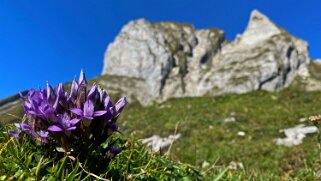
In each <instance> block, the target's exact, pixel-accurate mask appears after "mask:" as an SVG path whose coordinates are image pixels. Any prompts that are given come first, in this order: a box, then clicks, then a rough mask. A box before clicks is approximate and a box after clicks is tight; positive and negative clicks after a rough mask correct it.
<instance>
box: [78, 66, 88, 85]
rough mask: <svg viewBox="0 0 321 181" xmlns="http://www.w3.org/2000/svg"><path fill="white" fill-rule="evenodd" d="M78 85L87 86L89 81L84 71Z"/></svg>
mask: <svg viewBox="0 0 321 181" xmlns="http://www.w3.org/2000/svg"><path fill="white" fill-rule="evenodd" d="M78 85H84V86H87V80H86V76H85V73H84V71H83V70H82V69H81V71H80V75H79V80H78Z"/></svg>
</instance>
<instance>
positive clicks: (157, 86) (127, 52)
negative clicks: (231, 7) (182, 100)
mask: <svg viewBox="0 0 321 181" xmlns="http://www.w3.org/2000/svg"><path fill="white" fill-rule="evenodd" d="M309 60H310V58H309V54H308V44H307V43H306V42H305V41H303V40H301V39H299V38H296V37H294V36H292V35H290V34H289V33H287V32H286V31H284V30H283V29H282V28H280V27H278V26H277V25H276V24H274V23H273V22H272V21H271V20H270V19H269V18H268V17H267V16H265V15H263V14H262V13H260V12H259V11H257V10H254V11H252V13H251V17H250V21H249V23H248V26H247V28H246V30H245V31H244V33H243V34H242V35H240V36H239V37H238V38H236V40H234V41H232V42H227V41H226V40H225V38H224V32H223V31H222V30H219V29H216V28H208V29H201V30H197V29H195V28H194V27H193V25H190V24H181V23H177V22H159V23H150V22H148V21H147V20H145V19H139V20H135V21H131V22H129V23H128V24H127V25H125V26H124V27H123V28H122V30H121V32H120V34H119V35H118V36H117V37H116V39H115V41H114V42H112V43H111V44H110V45H109V46H108V49H107V51H106V54H105V64H104V69H103V75H104V74H108V77H111V78H110V79H109V80H108V81H109V82H108V83H105V82H104V80H102V81H101V82H100V84H102V85H106V86H108V85H112V87H109V88H108V89H109V90H111V89H115V92H122V93H123V94H125V95H127V96H129V97H132V99H135V100H138V101H139V102H140V103H141V104H143V105H148V104H150V103H152V102H153V101H164V100H167V99H169V98H172V97H193V96H204V95H210V96H217V95H222V94H225V93H246V92H250V91H255V90H266V91H279V90H282V89H283V88H285V87H287V86H289V85H290V84H291V83H292V82H293V81H294V80H295V77H296V76H303V75H304V76H308V71H307V65H308V64H309V62H310V61H309ZM113 81H114V82H113Z"/></svg>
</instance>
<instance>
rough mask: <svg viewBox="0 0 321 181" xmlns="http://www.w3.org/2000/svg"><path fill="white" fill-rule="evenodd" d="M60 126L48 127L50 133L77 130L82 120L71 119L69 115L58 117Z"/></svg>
mask: <svg viewBox="0 0 321 181" xmlns="http://www.w3.org/2000/svg"><path fill="white" fill-rule="evenodd" d="M57 118H58V124H57V125H52V126H49V127H48V130H49V131H52V132H62V131H72V130H75V129H76V128H77V127H76V126H75V125H76V124H77V123H78V122H79V121H80V119H77V118H74V119H70V117H69V116H68V115H67V114H64V115H61V114H60V115H58V116H57Z"/></svg>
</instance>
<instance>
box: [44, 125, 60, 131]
mask: <svg viewBox="0 0 321 181" xmlns="http://www.w3.org/2000/svg"><path fill="white" fill-rule="evenodd" d="M48 131H53V132H61V131H64V130H63V129H62V128H61V127H59V126H56V125H52V126H49V127H48Z"/></svg>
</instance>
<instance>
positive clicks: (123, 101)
mask: <svg viewBox="0 0 321 181" xmlns="http://www.w3.org/2000/svg"><path fill="white" fill-rule="evenodd" d="M125 105H126V97H125V96H124V97H122V98H120V99H119V100H118V101H117V103H116V104H115V109H116V111H117V113H120V112H121V111H122V110H123V108H124V107H125Z"/></svg>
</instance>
